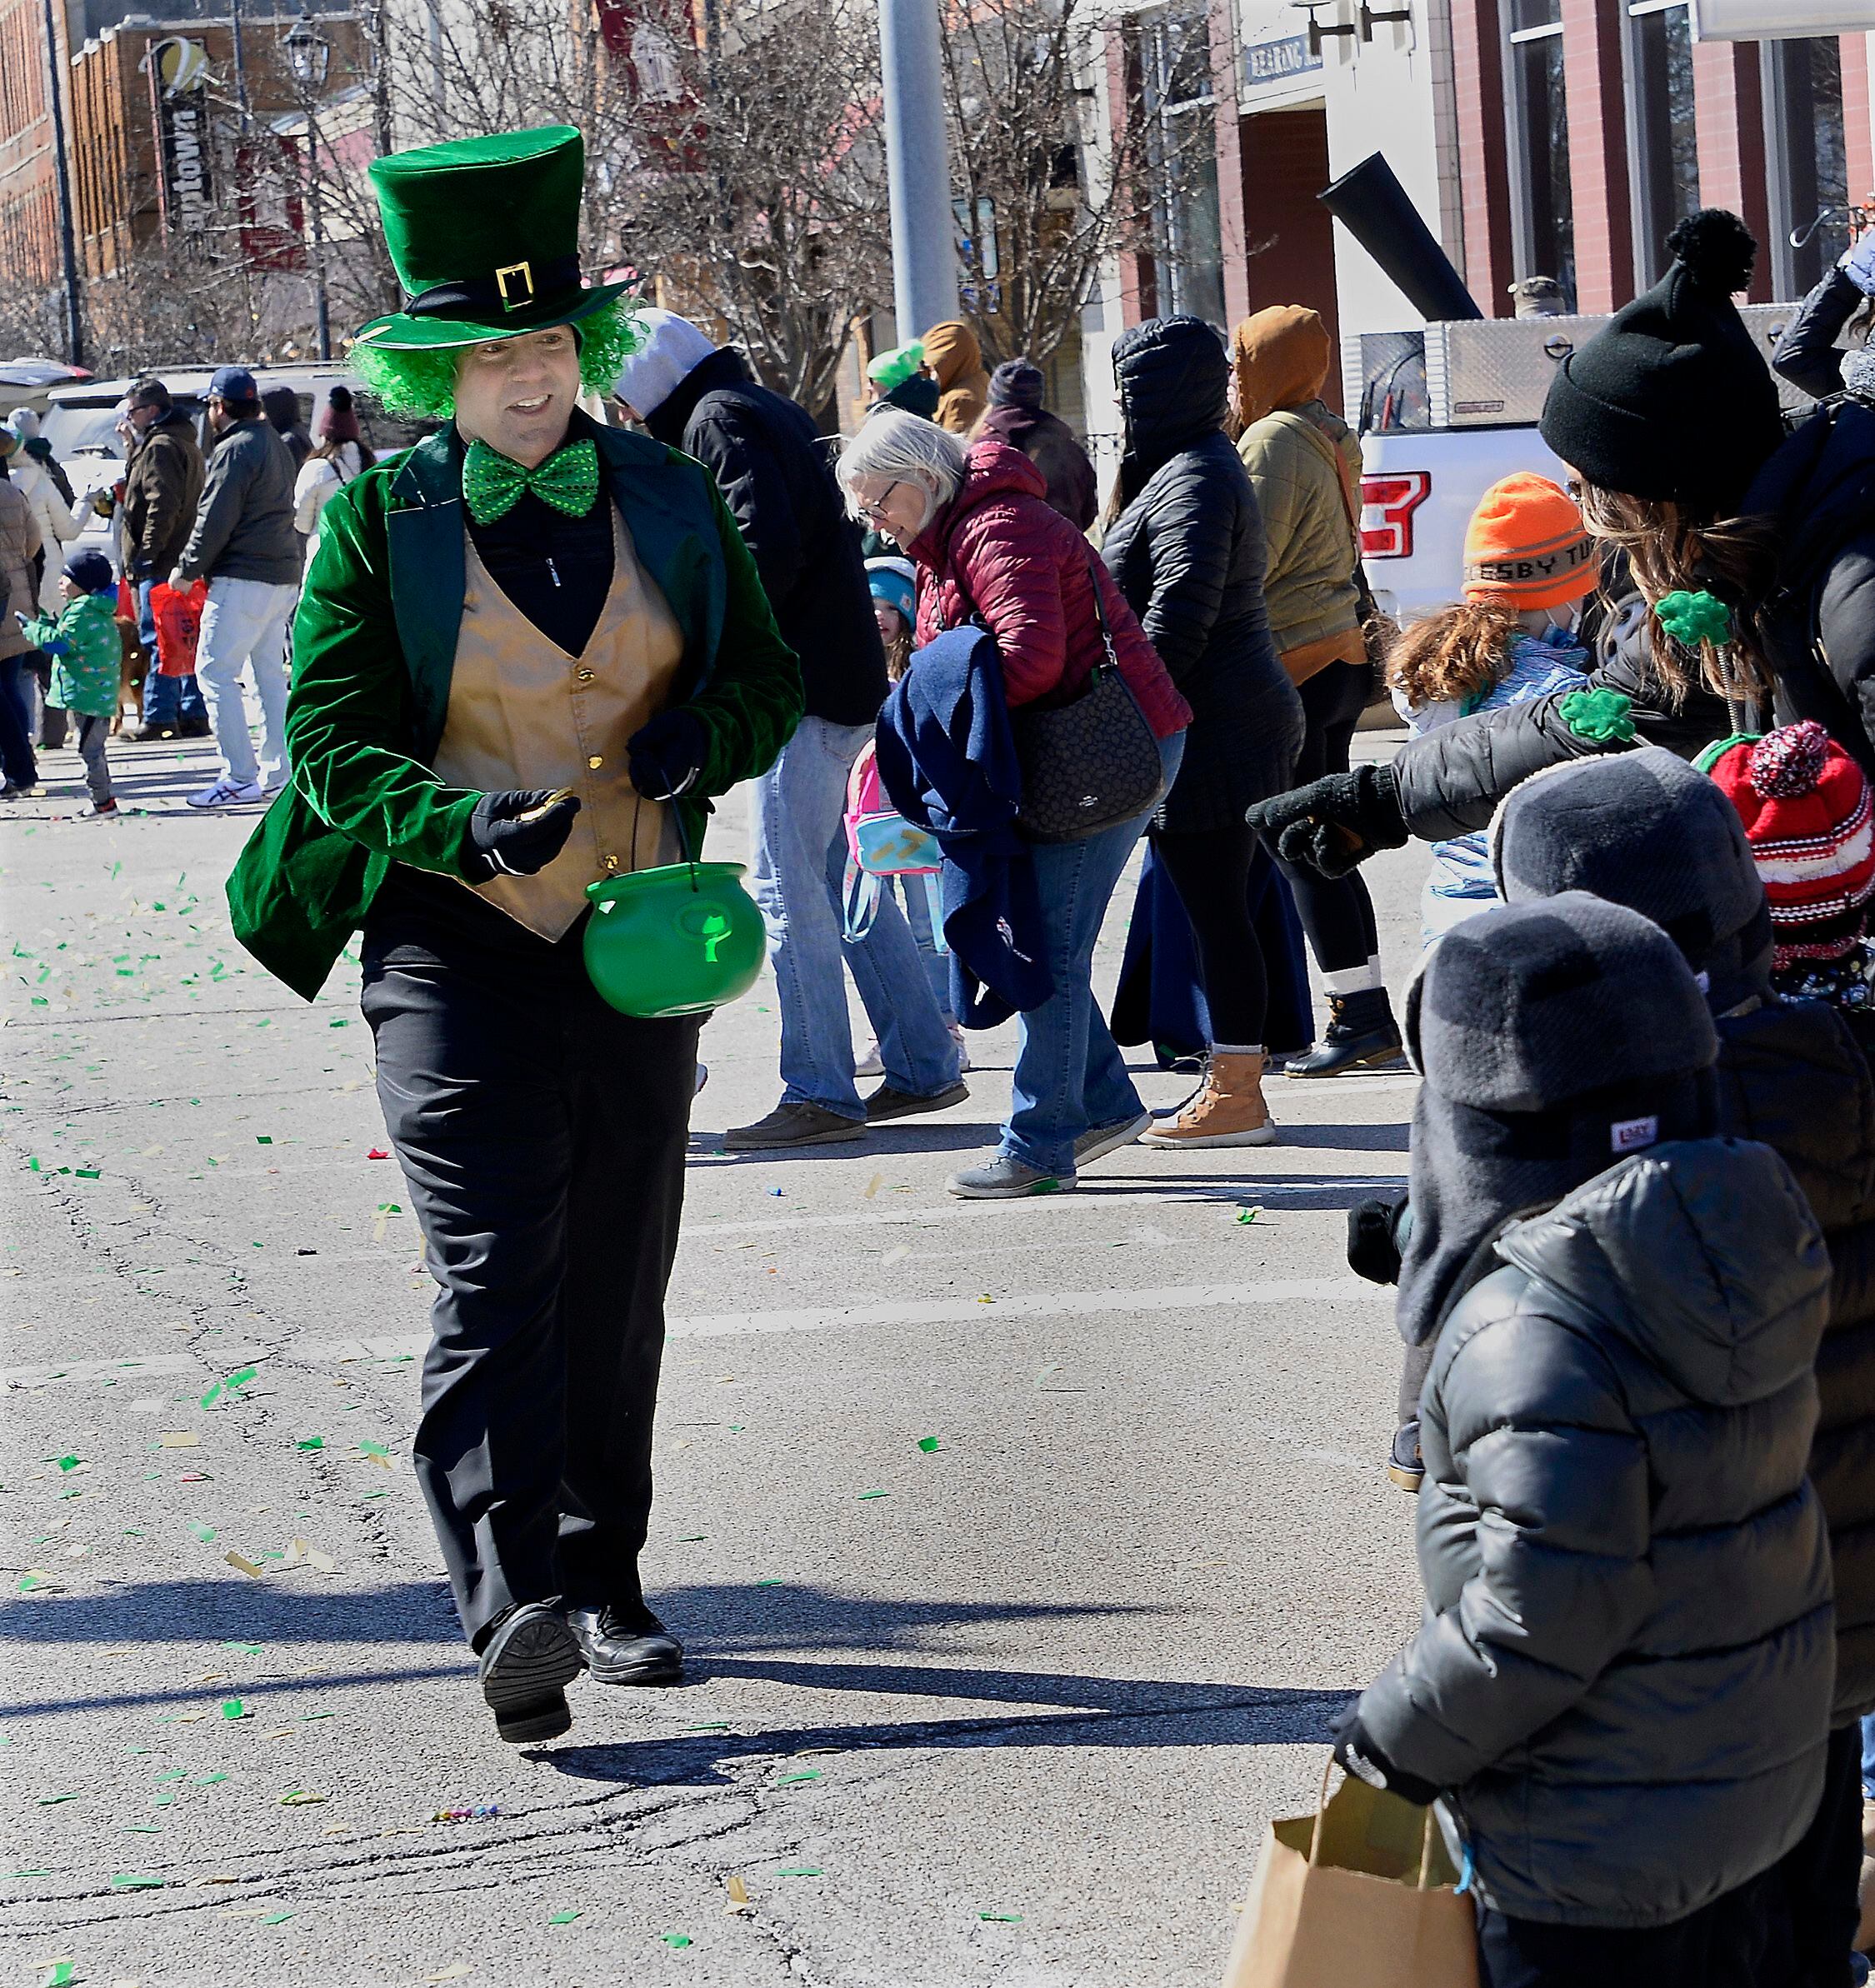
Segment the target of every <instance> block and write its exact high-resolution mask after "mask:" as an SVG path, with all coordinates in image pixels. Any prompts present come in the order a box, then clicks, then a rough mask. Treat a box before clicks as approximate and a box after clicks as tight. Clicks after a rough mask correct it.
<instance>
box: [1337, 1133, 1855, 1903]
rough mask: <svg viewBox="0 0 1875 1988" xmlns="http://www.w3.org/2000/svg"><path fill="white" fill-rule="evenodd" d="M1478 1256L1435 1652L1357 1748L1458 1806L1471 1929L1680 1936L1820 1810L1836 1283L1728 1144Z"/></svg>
mask: <svg viewBox="0 0 1875 1988" xmlns="http://www.w3.org/2000/svg"><path fill="white" fill-rule="evenodd" d="M1493 1253H1494V1255H1495V1256H1496V1258H1497V1265H1498V1266H1497V1267H1496V1268H1494V1269H1492V1270H1491V1271H1489V1272H1488V1274H1487V1275H1485V1276H1483V1277H1482V1280H1481V1281H1477V1282H1476V1283H1474V1284H1473V1285H1472V1286H1471V1288H1470V1289H1469V1290H1467V1291H1463V1292H1462V1294H1461V1295H1459V1296H1458V1297H1457V1301H1456V1302H1455V1303H1454V1305H1453V1306H1452V1309H1451V1310H1450V1311H1449V1313H1448V1314H1447V1316H1446V1318H1445V1320H1444V1321H1443V1328H1442V1332H1441V1334H1440V1338H1439V1346H1438V1353H1437V1358H1436V1359H1435V1361H1434V1362H1433V1366H1432V1373H1431V1376H1430V1377H1429V1379H1428V1381H1427V1388H1426V1393H1425V1396H1424V1401H1423V1405H1422V1422H1421V1431H1420V1441H1421V1446H1422V1451H1423V1454H1424V1457H1425V1463H1426V1481H1425V1486H1424V1489H1423V1491H1422V1493H1421V1498H1420V1508H1419V1516H1418V1536H1419V1564H1420V1575H1421V1578H1422V1581H1423V1583H1424V1585H1425V1590H1426V1610H1425V1617H1424V1621H1423V1622H1422V1626H1421V1627H1420V1629H1419V1631H1418V1632H1417V1635H1416V1636H1414V1637H1413V1639H1412V1641H1411V1642H1410V1643H1409V1644H1408V1645H1407V1647H1406V1648H1405V1650H1403V1651H1402V1652H1401V1654H1400V1655H1399V1656H1397V1658H1396V1659H1395V1660H1394V1661H1393V1662H1392V1664H1390V1665H1389V1666H1387V1670H1386V1671H1385V1672H1383V1673H1382V1676H1380V1677H1379V1678H1378V1679H1377V1681H1375V1682H1374V1683H1373V1684H1372V1686H1370V1687H1369V1688H1368V1690H1367V1692H1366V1693H1365V1695H1364V1696H1362V1701H1361V1706H1360V1714H1361V1718H1362V1722H1363V1723H1364V1725H1365V1726H1366V1727H1367V1731H1369V1733H1370V1734H1371V1735H1372V1738H1373V1741H1374V1743H1375V1745H1376V1746H1378V1747H1379V1748H1380V1749H1381V1750H1382V1751H1383V1752H1384V1753H1385V1754H1386V1756H1387V1758H1388V1759H1389V1760H1390V1761H1392V1762H1394V1763H1395V1764H1396V1765H1397V1766H1399V1767H1402V1768H1403V1769H1405V1770H1406V1771H1407V1772H1409V1773H1411V1774H1414V1775H1417V1776H1421V1777H1422V1778H1423V1779H1424V1780H1426V1781H1430V1782H1431V1783H1432V1784H1433V1785H1434V1786H1437V1787H1440V1788H1443V1789H1447V1790H1449V1791H1452V1792H1451V1793H1449V1794H1448V1795H1447V1796H1446V1797H1445V1798H1444V1802H1443V1807H1444V1810H1445V1817H1444V1819H1445V1821H1446V1822H1447V1831H1448V1834H1450V1835H1451V1836H1452V1837H1453V1838H1454V1852H1455V1854H1462V1853H1463V1852H1464V1851H1468V1852H1469V1854H1470V1856H1471V1857H1472V1861H1473V1866H1474V1872H1475V1881H1476V1884H1477V1891H1478V1894H1479V1896H1481V1897H1482V1899H1483V1900H1484V1901H1485V1902H1486V1903H1487V1905H1489V1906H1492V1907H1494V1908H1496V1909H1497V1911H1501V1912H1503V1913H1506V1914H1507V1915H1509V1916H1512V1917H1515V1918H1522V1919H1532V1920H1539V1921H1548V1922H1551V1923H1563V1924H1571V1925H1582V1926H1650V1925H1662V1924H1665V1923H1667V1922H1670V1921H1673V1920H1676V1919H1679V1918H1682V1917H1683V1916H1686V1915H1687V1914H1688V1913H1691V1912H1693V1911H1697V1910H1698V1909H1699V1908H1700V1907H1701V1906H1704V1905H1706V1904H1707V1903H1709V1902H1710V1901H1712V1900H1713V1899H1715V1898H1717V1897H1718V1896H1721V1895H1722V1893H1724V1892H1726V1891H1731V1890H1732V1889H1733V1888H1734V1887H1735V1886H1738V1885H1741V1884H1742V1883H1744V1882H1746V1881H1747V1880H1748V1879H1750V1878H1752V1877H1753V1876H1756V1875H1757V1873H1758V1872H1759V1871H1764V1870H1766V1869H1767V1868H1768V1867H1769V1866H1771V1865H1772V1864H1773V1863H1775V1862H1776V1861H1777V1859H1778V1858H1779V1857H1781V1856H1782V1855H1783V1854H1784V1852H1785V1851H1787V1850H1789V1849H1790V1848H1791V1847H1792V1846H1793V1845H1794V1844H1795V1843H1796V1842H1797V1841H1798V1839H1799V1838H1800V1837H1801V1836H1802V1834H1803V1832H1804V1831H1805V1829H1806V1828H1807V1826H1808V1824H1809V1822H1810V1819H1811V1816H1812V1813H1813V1812H1814V1811H1815V1807H1816V1803H1817V1796H1818V1793H1819V1791H1820V1789H1821V1786H1822V1770H1823V1754H1824V1746H1825V1738H1824V1736H1825V1733H1826V1731H1827V1726H1828V1722H1829V1714H1830V1697H1831V1688H1832V1680H1833V1669H1834V1661H1833V1633H1832V1631H1833V1624H1832V1610H1831V1604H1830V1568H1829V1553H1828V1546H1827V1541H1826V1538H1825V1536H1824V1531H1823V1523H1822V1512H1821V1511H1820V1509H1819V1507H1818V1505H1817V1499H1816V1496H1815V1494H1814V1492H1813V1491H1812V1490H1811V1488H1810V1486H1809V1484H1808V1482H1807V1480H1806V1478H1805V1476H1804V1470H1805V1465H1806V1461H1807V1457H1808V1454H1809V1448H1810V1441H1811V1435H1812V1430H1813V1429H1814V1427H1815V1425H1816V1420H1817V1391H1816V1383H1815V1380H1814V1378H1813V1376H1812V1366H1813V1363H1814V1361H1815V1358H1816V1352H1817V1340H1818V1336H1819V1334H1820V1332H1821V1331H1822V1323H1823V1320H1824V1316H1825V1315H1826V1312H1827V1306H1828V1297H1829V1286H1830V1266H1829V1259H1828V1256H1827V1251H1825V1249H1824V1246H1823V1242H1822V1236H1821V1235H1820V1233H1819V1232H1818V1230H1817V1224H1816V1221H1815V1220H1814V1218H1813V1217H1812V1215H1811V1213H1810V1211H1809V1209H1808V1207H1807V1206H1806V1205H1805V1203H1804V1201H1803V1197H1802V1194H1801V1193H1800V1192H1799V1191H1798V1189H1797V1184H1796V1182H1795V1181H1793V1180H1792V1176H1791V1174H1790V1171H1789V1169H1788V1168H1787V1166H1785V1165H1784V1163H1783V1161H1782V1160H1780V1159H1779V1158H1778V1157H1777V1155H1776V1154H1775V1153H1773V1152H1772V1151H1771V1150H1770V1149H1769V1148H1768V1147H1767V1146H1759V1145H1756V1144H1753V1143H1750V1142H1747V1141H1737V1140H1730V1139H1705V1140H1697V1141H1685V1142H1682V1143H1677V1144H1670V1145H1666V1146H1658V1147H1657V1148H1655V1149H1654V1150H1653V1151H1649V1152H1647V1153H1643V1154H1638V1155H1636V1156H1634V1157H1632V1158H1631V1159H1627V1160H1625V1161H1622V1162H1621V1164H1619V1165H1618V1166H1614V1167H1612V1168H1611V1169H1610V1170H1609V1171H1607V1172H1605V1173H1602V1174H1601V1175H1599V1176H1597V1177H1596V1178H1595V1179H1593V1180H1592V1181H1588V1182H1587V1184H1586V1185H1584V1186H1582V1187H1579V1188H1577V1190H1576V1191H1574V1192H1573V1193H1572V1194H1571V1195H1569V1196H1567V1197H1566V1198H1565V1199H1564V1200H1562V1201H1561V1202H1559V1203H1558V1204H1557V1206H1555V1207H1553V1208H1552V1209H1551V1210H1550V1211H1548V1212H1547V1214H1542V1215H1538V1216H1532V1217H1531V1218H1530V1219H1528V1220H1527V1221H1520V1222H1517V1223H1513V1224H1512V1226H1509V1227H1508V1228H1507V1230H1506V1231H1504V1233H1503V1234H1502V1236H1500V1237H1499V1238H1498V1240H1497V1244H1496V1246H1495V1251H1494V1252H1493Z"/></svg>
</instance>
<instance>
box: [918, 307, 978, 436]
mask: <svg viewBox="0 0 1875 1988" xmlns="http://www.w3.org/2000/svg"><path fill="white" fill-rule="evenodd" d="M923 345H924V362H925V364H926V365H927V367H929V368H930V369H931V373H932V377H933V378H934V379H935V380H936V381H937V394H938V398H937V413H936V414H935V415H933V416H932V419H933V420H934V421H935V422H937V425H938V427H941V428H947V429H948V430H949V431H950V432H951V433H952V434H953V435H967V434H968V433H969V432H970V431H971V430H972V428H974V427H976V425H977V422H979V421H981V420H982V418H983V416H984V414H985V413H986V412H987V411H988V408H989V374H988V373H987V372H986V371H985V370H984V367H983V348H982V346H980V345H979V344H977V334H976V333H975V332H973V331H972V330H971V328H970V327H969V326H968V325H967V324H962V323H959V322H957V320H956V319H954V318H952V319H950V320H948V321H947V322H945V323H943V324H934V325H932V327H931V329H930V330H929V331H928V332H926V333H925V335H924V339H923Z"/></svg>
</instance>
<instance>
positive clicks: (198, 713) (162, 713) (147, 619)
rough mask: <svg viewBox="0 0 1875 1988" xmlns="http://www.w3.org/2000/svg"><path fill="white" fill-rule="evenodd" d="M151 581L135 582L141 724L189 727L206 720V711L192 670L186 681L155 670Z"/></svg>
mask: <svg viewBox="0 0 1875 1988" xmlns="http://www.w3.org/2000/svg"><path fill="white" fill-rule="evenodd" d="M155 585H156V582H155V581H154V580H139V581H138V582H137V637H138V641H139V642H142V643H143V657H144V664H143V722H144V723H145V724H146V725H173V724H176V723H177V722H179V721H180V720H181V719H183V718H187V719H188V720H189V721H190V722H191V723H193V722H194V721H195V720H196V719H198V718H203V719H206V718H207V717H208V706H207V705H206V704H204V703H203V701H202V686H201V685H200V684H199V683H198V682H196V680H195V672H193V670H192V671H190V672H189V673H188V676H186V677H165V676H164V675H163V673H162V672H161V671H160V670H159V669H158V667H157V626H156V611H155V610H154V609H153V607H151V606H150V592H151V590H152V589H153V587H155Z"/></svg>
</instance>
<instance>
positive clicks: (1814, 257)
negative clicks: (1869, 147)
mask: <svg viewBox="0 0 1875 1988" xmlns="http://www.w3.org/2000/svg"><path fill="white" fill-rule="evenodd" d="M1763 54H1764V132H1765V137H1766V138H1767V140H1768V141H1769V142H1768V144H1767V147H1766V150H1767V153H1768V155H1769V156H1768V163H1769V165H1770V169H1771V237H1772V270H1773V272H1774V274H1775V276H1776V279H1777V294H1778V296H1779V297H1784V298H1787V299H1788V298H1794V297H1801V296H1802V294H1803V292H1805V291H1806V290H1808V289H1811V288H1812V287H1814V286H1815V285H1816V284H1817V282H1820V281H1821V280H1822V273H1823V272H1824V271H1825V270H1826V269H1827V268H1828V267H1829V265H1830V264H1831V263H1832V262H1834V261H1835V260H1836V258H1837V257H1838V256H1839V255H1841V254H1842V251H1843V250H1844V249H1845V248H1847V247H1848V244H1849V220H1848V206H1849V202H1850V200H1851V199H1852V198H1854V199H1857V200H1866V199H1867V197H1868V192H1869V189H1868V188H1867V187H1859V188H1856V189H1852V188H1851V187H1850V186H1849V173H1848V162H1847V157H1845V155H1844V152H1843V148H1842V47H1841V44H1840V43H1839V42H1836V41H1834V40H1833V39H1829V40H1825V39H1818V40H1816V41H1797V42H1766V43H1765V44H1764V51H1763ZM1792 237H1795V239H1794V240H1792Z"/></svg>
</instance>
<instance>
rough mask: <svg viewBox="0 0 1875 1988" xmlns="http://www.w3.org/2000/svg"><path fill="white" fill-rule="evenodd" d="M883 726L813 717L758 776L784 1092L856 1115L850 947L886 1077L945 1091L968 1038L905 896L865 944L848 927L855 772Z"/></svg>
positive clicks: (757, 877) (756, 815)
mask: <svg viewBox="0 0 1875 1988" xmlns="http://www.w3.org/2000/svg"><path fill="white" fill-rule="evenodd" d="M871 737H872V727H871V726H870V725H834V724H830V723H828V722H827V720H826V719H825V718H803V719H802V721H801V726H800V729H799V730H798V731H797V732H796V733H795V734H794V736H793V737H792V739H790V740H789V741H788V742H787V745H786V746H785V747H783V748H782V755H781V757H780V758H779V759H777V761H776V762H775V763H774V764H773V766H772V767H769V769H768V771H767V772H766V773H764V774H763V775H762V777H761V778H760V779H759V780H758V781H757V782H756V783H755V793H754V802H753V806H752V809H751V814H750V832H751V836H752V841H753V844H754V850H753V860H752V864H751V869H752V876H751V877H750V879H749V883H750V887H751V890H752V893H753V896H754V898H755V902H757V904H758V905H759V906H760V907H762V922H763V923H764V924H765V925H766V926H767V929H768V960H769V964H770V965H771V966H772V967H773V968H774V970H775V987H776V992H777V995H778V996H779V998H780V1002H781V1017H782V1039H781V1076H782V1103H783V1104H814V1105H819V1106H822V1108H823V1109H824V1110H826V1111H837V1112H838V1113H839V1114H840V1116H842V1117H845V1118H863V1117H864V1116H865V1115H866V1107H865V1106H863V1105H862V1103H861V1102H860V1100H859V1086H858V1085H857V1083H855V1082H854V1081H853V1070H852V1061H853V1058H852V1024H851V1021H850V1020H849V1018H848V1016H847V987H846V980H845V977H844V976H843V975H842V973H841V971H840V964H841V960H842V956H843V957H844V958H845V962H846V965H847V971H848V972H851V973H852V977H853V984H854V986H856V987H857V988H858V989H859V998H860V1000H861V1001H862V1002H863V1003H864V1004H865V1007H866V1013H867V1017H868V1019H869V1020H870V1021H871V1022H872V1030H873V1032H874V1034H876V1035H877V1037H878V1039H879V1058H880V1061H882V1063H883V1064H884V1066H885V1080H886V1081H887V1083H888V1084H890V1085H892V1087H893V1088H894V1089H895V1090H899V1091H908V1092H910V1093H911V1095H912V1096H914V1097H935V1096H937V1094H938V1093H939V1092H940V1091H947V1090H948V1089H949V1088H950V1087H951V1086H952V1084H954V1083H955V1082H956V1081H957V1045H956V1043H955V1042H953V1041H952V1040H951V1036H950V1031H948V1030H947V1028H946V1027H945V1026H944V1020H943V1016H942V1015H941V1014H940V1013H939V1012H938V1006H937V1001H935V1000H934V999H933V998H932V992H931V982H930V981H929V980H928V979H927V977H926V974H925V969H924V964H923V962H922V959H921V957H919V953H918V949H917V945H916V944H915V943H914V942H913V941H912V933H911V928H910V927H908V926H907V924H906V922H905V914H904V913H903V912H902V911H900V910H899V908H898V905H897V901H896V900H895V899H893V898H892V897H889V896H887V897H883V898H882V901H881V902H880V905H879V911H878V916H877V918H876V919H875V920H874V921H873V925H872V931H871V932H868V933H867V936H866V937H864V938H863V939H862V940H860V941H859V942H857V944H856V945H847V943H846V942H845V941H844V940H843V939H842V937H841V936H840V927H841V912H840V896H841V886H842V880H843V878H844V876H845V872H846V862H847V837H846V831H845V828H844V827H843V826H842V816H843V815H844V813H845V812H846V800H847V774H848V773H849V772H851V771H852V762H853V761H854V760H855V759H856V758H857V757H858V756H859V749H860V747H862V746H863V745H864V744H865V743H866V742H867V740H868V739H869V738H871Z"/></svg>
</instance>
